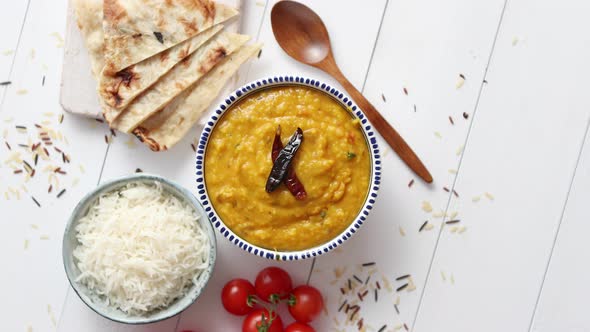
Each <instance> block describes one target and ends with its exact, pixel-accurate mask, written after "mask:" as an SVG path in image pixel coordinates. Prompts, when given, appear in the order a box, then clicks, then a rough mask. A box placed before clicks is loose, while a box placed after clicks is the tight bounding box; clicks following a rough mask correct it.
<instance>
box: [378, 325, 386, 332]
mask: <svg viewBox="0 0 590 332" xmlns="http://www.w3.org/2000/svg"><path fill="white" fill-rule="evenodd" d="M386 328H387V325H383V326H381V328H380V329H379V330H377V332H383V331H385V329H386Z"/></svg>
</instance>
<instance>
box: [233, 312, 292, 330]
mask: <svg viewBox="0 0 590 332" xmlns="http://www.w3.org/2000/svg"><path fill="white" fill-rule="evenodd" d="M263 315H264V322H262V316H263ZM269 317H270V316H269V314H268V311H267V310H266V309H255V310H254V311H252V312H251V313H249V314H248V316H246V318H245V319H244V322H243V323H242V332H259V331H266V332H283V321H282V320H281V317H280V316H279V315H277V313H275V312H273V313H272V317H273V320H272V323H270V325H268V324H269ZM264 326H266V329H264ZM261 328H262V329H261Z"/></svg>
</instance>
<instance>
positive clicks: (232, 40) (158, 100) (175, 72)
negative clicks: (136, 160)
mask: <svg viewBox="0 0 590 332" xmlns="http://www.w3.org/2000/svg"><path fill="white" fill-rule="evenodd" d="M249 39H250V37H249V36H246V35H239V34H235V33H226V32H223V33H220V34H217V35H216V36H215V37H213V38H211V40H210V41H208V42H207V43H206V44H205V45H203V46H202V47H201V48H199V49H198V50H197V51H196V52H195V53H193V54H192V55H190V56H189V57H187V58H186V59H184V60H182V61H181V62H180V63H178V64H177V65H176V66H175V67H174V68H172V70H170V72H168V73H167V74H166V75H164V76H163V77H162V78H161V79H160V80H159V81H158V82H156V83H155V84H154V85H153V86H152V87H151V88H150V89H149V90H147V91H145V92H144V93H143V94H142V95H140V96H139V97H137V98H136V99H135V100H134V101H133V102H132V103H131V104H130V105H129V107H127V108H126V109H125V110H123V113H122V114H121V115H120V116H119V117H118V118H117V119H116V120H115V121H113V122H112V123H111V128H114V129H117V130H119V131H122V132H131V131H132V130H133V129H134V128H135V127H136V126H137V125H138V124H140V123H141V122H142V121H144V120H145V119H147V118H148V117H149V116H150V115H152V114H153V113H154V112H156V111H157V110H159V109H162V108H163V107H164V106H166V104H168V103H169V102H170V101H171V100H172V99H174V97H176V96H178V95H179V94H180V93H181V92H182V91H184V90H185V89H187V88H189V87H190V86H191V85H192V84H193V83H195V82H196V81H197V80H199V78H201V77H203V75H205V74H206V73H207V72H208V71H209V70H211V68H213V67H214V66H215V65H216V64H217V63H219V62H220V61H222V60H223V59H224V58H225V57H226V56H227V55H230V54H231V53H233V52H234V51H235V50H237V49H238V48H240V47H241V46H242V45H244V44H245V43H246V42H247V41H248V40H249Z"/></svg>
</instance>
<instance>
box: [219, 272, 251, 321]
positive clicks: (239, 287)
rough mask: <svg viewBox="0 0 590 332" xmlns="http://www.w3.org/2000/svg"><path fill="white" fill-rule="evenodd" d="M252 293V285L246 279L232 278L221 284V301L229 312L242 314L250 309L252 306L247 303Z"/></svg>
mask: <svg viewBox="0 0 590 332" xmlns="http://www.w3.org/2000/svg"><path fill="white" fill-rule="evenodd" d="M254 294H256V291H255V290H254V286H252V284H251V283H250V282H249V281H248V280H245V279H233V280H230V281H229V282H228V283H227V284H225V286H223V290H222V291H221V303H222V304H223V307H224V308H225V310H227V311H228V312H229V313H232V314H234V315H238V316H243V315H245V314H247V313H249V312H250V311H252V307H251V306H249V305H248V298H249V297H250V296H252V295H254Z"/></svg>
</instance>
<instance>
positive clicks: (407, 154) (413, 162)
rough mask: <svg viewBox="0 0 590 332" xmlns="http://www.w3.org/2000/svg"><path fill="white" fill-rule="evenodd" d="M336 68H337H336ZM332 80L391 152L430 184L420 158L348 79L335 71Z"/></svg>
mask: <svg viewBox="0 0 590 332" xmlns="http://www.w3.org/2000/svg"><path fill="white" fill-rule="evenodd" d="M336 68H337V67H336ZM329 74H331V75H332V76H334V78H335V79H336V80H337V81H338V82H340V84H342V86H344V89H345V90H346V91H347V92H348V94H349V95H350V96H351V97H352V99H353V100H354V101H355V102H356V104H357V105H358V106H359V107H360V108H361V109H362V110H363V112H364V113H365V115H367V118H368V119H369V121H371V123H372V124H373V126H374V127H375V128H377V131H378V132H379V133H380V134H381V136H383V138H384V139H385V141H386V142H387V143H388V144H389V145H390V146H391V148H393V151H395V153H397V154H398V156H399V157H400V158H401V159H402V160H403V161H404V162H405V163H406V165H408V166H409V167H410V169H411V170H412V171H414V173H416V174H417V175H418V176H419V177H421V178H422V179H423V180H424V181H426V182H427V183H432V175H430V172H428V170H427V169H426V166H424V164H423V163H422V161H420V158H418V156H417V155H416V154H415V153H414V151H412V148H410V146H409V145H408V143H406V141H405V140H404V139H403V138H402V137H401V136H400V135H399V133H398V132H397V131H396V130H395V129H393V127H392V126H391V125H390V124H389V122H387V120H385V118H383V116H382V115H381V114H380V113H379V111H377V109H375V107H374V106H373V105H372V104H371V103H370V102H369V101H368V100H367V98H365V97H364V96H363V95H362V94H361V93H360V92H359V91H358V90H357V89H356V88H355V87H354V85H352V83H350V82H349V81H348V79H347V78H346V77H345V76H344V75H343V74H342V72H340V70H339V69H336V70H335V71H333V72H330V73H329Z"/></svg>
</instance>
